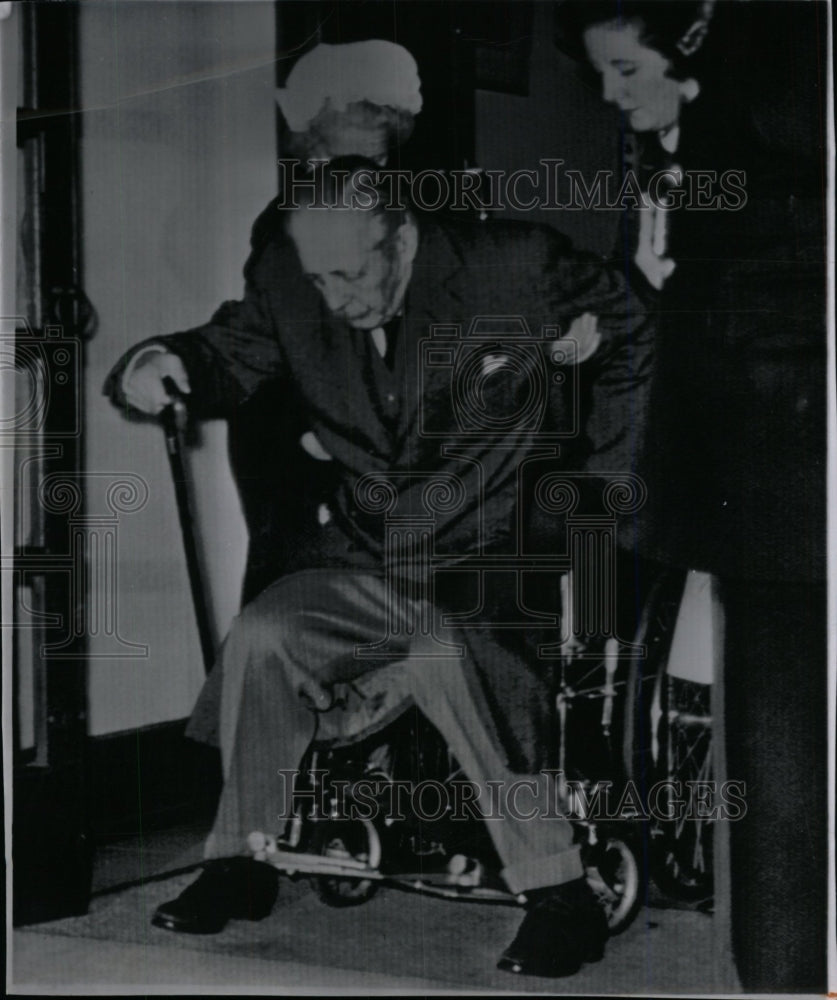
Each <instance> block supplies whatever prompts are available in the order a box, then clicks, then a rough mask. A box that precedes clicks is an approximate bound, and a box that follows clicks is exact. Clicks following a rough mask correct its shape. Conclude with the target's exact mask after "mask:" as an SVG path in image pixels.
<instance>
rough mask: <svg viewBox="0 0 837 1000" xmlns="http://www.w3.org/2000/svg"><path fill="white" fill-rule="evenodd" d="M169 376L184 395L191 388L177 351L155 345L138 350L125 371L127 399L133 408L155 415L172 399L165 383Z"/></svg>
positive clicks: (123, 382)
mask: <svg viewBox="0 0 837 1000" xmlns="http://www.w3.org/2000/svg"><path fill="white" fill-rule="evenodd" d="M167 377H168V378H170V379H172V380H173V381H174V384H175V385H176V386H177V388H178V389H179V390H180V391H181V392H182V393H183V394H184V395H188V394H189V393H190V392H191V391H192V390H191V388H190V386H189V376H188V375H187V374H186V369H185V368H184V367H183V362H182V361H181V360H180V358H179V357H178V356H177V355H176V354H170V353H169V352H168V351H165V350H162V349H155V348H150V349H148V350H147V351H145V352H144V353H141V354H138V355H137V356H136V358H135V359H133V361H132V362H131V364H129V365H128V367H127V368H126V369H125V371H124V373H123V375H122V394H123V395H124V397H125V401H126V402H127V403H128V404H129V405H130V406H132V407H133V408H134V409H136V410H140V411H141V412H142V413H148V414H149V415H151V416H153V417H156V416H157V414H158V413H160V411H161V410H163V409H164V408H165V407H166V406H168V405H169V403H171V402H172V399H171V397H170V396H169V394H168V393H167V392H166V390H165V387H164V386H163V379H164V378H167Z"/></svg>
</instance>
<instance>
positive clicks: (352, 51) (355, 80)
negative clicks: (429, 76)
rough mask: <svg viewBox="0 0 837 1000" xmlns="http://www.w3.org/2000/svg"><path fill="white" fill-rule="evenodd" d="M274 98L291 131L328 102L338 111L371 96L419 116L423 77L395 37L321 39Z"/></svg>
mask: <svg viewBox="0 0 837 1000" xmlns="http://www.w3.org/2000/svg"><path fill="white" fill-rule="evenodd" d="M276 101H277V103H278V105H279V107H280V109H281V111H282V114H283V115H284V116H285V121H287V123H288V127H289V128H290V129H291V131H293V132H304V131H305V129H306V128H307V127H308V125H309V124H310V123H311V121H312V120H313V119H314V118H315V117H316V116H317V114H318V113H319V112H320V111H321V110H322V108H323V105H324V104H325V103H326V101H328V103H329V104H330V106H331V107H332V108H334V109H336V110H337V111H343V110H345V109H346V107H347V106H348V105H349V104H353V103H355V102H357V101H369V102H370V103H371V104H378V105H382V106H387V107H391V108H398V109H399V110H401V111H406V112H409V113H410V114H413V115H417V114H418V113H419V111H421V80H420V79H419V75H418V67H417V66H416V61H415V59H413V57H412V56H411V55H410V53H409V52H408V51H407V50H406V49H405V48H404V47H403V46H401V45H397V44H396V43H395V42H386V41H383V40H381V39H377V38H376V39H369V40H368V41H364V42H349V43H347V44H345V45H327V44H325V43H323V44H321V45H317V46H316V47H315V48H313V49H311V51H310V52H306V53H305V55H304V56H301V57H300V58H299V59H298V60H297V62H296V64H295V66H294V67H293V69H292V70H291V72H290V73H289V74H288V79H287V81H286V82H285V86H284V87H280V88H279V89H278V90H277V91H276Z"/></svg>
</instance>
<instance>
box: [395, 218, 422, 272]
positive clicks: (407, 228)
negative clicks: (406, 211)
mask: <svg viewBox="0 0 837 1000" xmlns="http://www.w3.org/2000/svg"><path fill="white" fill-rule="evenodd" d="M395 241H396V243H395V245H396V246H397V247H398V255H399V257H400V258H401V260H402V261H404V263H405V264H412V263H413V260H414V259H415V256H416V251H417V250H418V244H419V231H418V226H417V225H416V222H415V219H411V218H409V217H408V218H406V219H405V220H404V222H402V223H401V225H400V226H399V227H398V229H397V230H396V233H395Z"/></svg>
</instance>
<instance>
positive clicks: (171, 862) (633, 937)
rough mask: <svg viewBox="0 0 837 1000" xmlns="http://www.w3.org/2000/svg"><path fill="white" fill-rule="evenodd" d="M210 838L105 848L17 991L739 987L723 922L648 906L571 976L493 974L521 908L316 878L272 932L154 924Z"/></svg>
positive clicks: (179, 835) (26, 932) (287, 902)
mask: <svg viewBox="0 0 837 1000" xmlns="http://www.w3.org/2000/svg"><path fill="white" fill-rule="evenodd" d="M205 831H206V825H205V824H203V823H195V824H190V825H184V826H180V827H177V828H175V829H172V830H167V831H161V832H159V833H154V834H151V835H146V836H144V837H126V838H122V839H120V840H117V841H114V842H112V843H109V844H107V845H103V846H102V847H101V848H100V850H99V852H98V855H97V863H96V869H95V874H94V900H93V903H92V905H91V908H90V913H89V914H88V915H87V916H85V917H81V918H73V919H72V920H65V921H56V922H54V923H50V924H41V925H37V926H34V927H29V928H24V929H19V930H17V931H15V932H14V936H13V944H12V953H11V957H12V962H11V963H10V973H9V975H10V979H9V986H10V989H11V990H13V991H14V992H16V993H22V994H32V995H50V994H53V995H54V994H56V993H63V994H88V993H94V992H95V993H103V992H109V991H110V992H121V993H128V992H135V993H152V994H153V993H166V992H180V993H182V992H193V993H201V992H210V993H219V994H222V993H231V992H242V991H244V990H246V991H247V992H252V993H270V994H281V993H288V992H296V993H299V992H331V993H334V992H354V993H366V994H372V993H375V992H386V991H400V992H409V993H421V994H428V993H433V992H440V991H441V992H446V991H453V992H456V991H460V992H462V991H468V992H470V991H477V990H479V991H491V992H506V991H508V992H515V993H519V992H522V991H526V992H536V993H538V992H539V993H546V992H557V993H581V992H583V993H588V992H592V993H601V994H620V993H636V994H639V995H650V994H652V993H657V994H660V993H662V994H667V995H676V994H690V993H691V994H694V993H715V992H720V993H729V992H734V991H735V980H734V975H733V974H732V973H731V972H730V970H729V969H728V968H724V963H723V962H721V963H719V962H718V961H717V953H718V949H717V947H716V942H715V933H714V932H715V922H714V919H713V917H711V916H709V915H707V914H704V913H700V912H697V911H694V910H686V909H666V908H660V907H659V906H655V907H653V908H646V909H644V910H643V911H641V912H640V914H639V916H638V918H637V920H636V921H635V923H634V925H632V926H631V927H630V928H629V929H628V931H626V932H625V933H624V934H623V935H621V936H619V937H617V938H614V939H612V940H611V942H610V943H609V945H608V951H607V955H606V956H605V959H604V961H602V962H601V963H598V964H597V965H595V966H585V967H584V969H583V970H582V972H581V973H579V974H578V975H577V976H574V977H571V978H569V979H566V980H533V979H528V978H527V979H518V978H513V977H510V976H508V975H507V974H503V973H498V972H496V971H495V970H494V968H493V964H494V958H495V957H496V954H497V952H498V951H499V950H502V946H503V945H504V944H505V943H507V939H508V938H509V937H510V936H511V935H512V934H513V932H514V929H515V927H516V925H517V923H518V922H519V919H520V911H518V910H517V909H516V908H514V907H498V906H475V905H473V904H463V903H451V902H448V901H443V900H435V899H429V898H428V897H424V896H418V895H416V894H412V893H404V892H400V891H398V890H395V889H384V890H382V891H381V892H380V893H379V894H378V895H377V896H376V897H375V898H374V899H373V900H372V901H371V902H370V903H367V904H365V906H363V907H362V908H359V909H357V910H333V909H330V908H328V907H323V906H322V904H321V903H320V902H319V900H318V899H317V898H316V896H315V894H314V893H312V892H311V891H310V889H309V888H308V887H307V883H306V884H305V887H302V886H300V884H299V883H287V886H286V884H285V883H284V882H283V888H282V891H281V894H280V904H279V905H277V907H276V909H275V911H274V914H272V915H271V917H270V918H268V920H266V921H263V922H262V923H260V924H249V923H241V922H233V923H231V924H230V925H229V926H228V928H227V929H226V930H225V931H224V932H222V934H220V935H216V936H213V937H211V938H184V937H183V936H180V935H172V934H169V933H167V932H165V931H160V930H157V929H155V928H151V927H150V922H149V917H150V913H151V912H153V907H154V906H156V905H158V903H159V902H161V901H162V900H164V899H167V898H170V897H171V896H172V895H174V894H176V893H177V892H179V891H180V889H181V888H182V886H184V885H186V884H188V883H189V882H190V881H191V880H192V878H193V877H194V876H193V875H192V874H191V872H190V871H188V869H189V868H190V866H193V865H195V864H197V863H198V862H199V861H200V856H201V845H202V840H203V836H204V833H205ZM184 869H186V870H187V871H184ZM171 873H175V874H174V875H172V874H171ZM731 977H732V978H731Z"/></svg>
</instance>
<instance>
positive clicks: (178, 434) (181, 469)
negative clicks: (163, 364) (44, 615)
mask: <svg viewBox="0 0 837 1000" xmlns="http://www.w3.org/2000/svg"><path fill="white" fill-rule="evenodd" d="M163 386H164V388H165V390H166V392H167V393H168V395H169V398H170V399H171V402H170V403H169V404H168V406H166V407H165V408H164V409H163V412H162V414H161V415H160V421H161V423H162V425H163V433H164V434H165V437H166V452H167V453H168V456H169V465H170V466H171V476H172V480H173V482H174V496H175V500H176V502H177V515H178V518H179V520H180V531H181V533H182V535H183V548H184V551H185V553H186V569H187V571H188V573H189V587H190V589H191V591H192V603H193V604H194V606H195V620H196V621H197V626H198V637H199V639H200V644H201V653H202V654H203V665H204V670H205V671H206V673H207V674H208V673H209V671H210V670H211V669H212V666H213V664H214V662H215V645H214V643H213V641H212V628H211V626H210V621H209V610H208V608H207V605H206V594H205V592H204V587H203V580H202V579H201V570H200V563H199V562H198V547H197V544H196V541H195V522H194V519H193V517H192V507H191V504H190V502H189V489H188V486H187V481H186V469H185V465H184V462H183V441H184V438H185V433H186V430H187V427H188V423H189V410H188V406H187V403H186V400H185V398H184V396H183V394H182V393H181V392H180V390H179V389H178V388H177V385H176V384H175V382H174V380H173V379H171V378H169V377H168V376H167V377H166V378H164V379H163Z"/></svg>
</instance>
